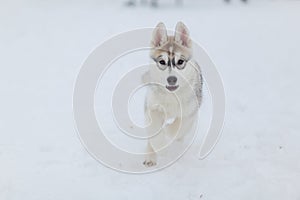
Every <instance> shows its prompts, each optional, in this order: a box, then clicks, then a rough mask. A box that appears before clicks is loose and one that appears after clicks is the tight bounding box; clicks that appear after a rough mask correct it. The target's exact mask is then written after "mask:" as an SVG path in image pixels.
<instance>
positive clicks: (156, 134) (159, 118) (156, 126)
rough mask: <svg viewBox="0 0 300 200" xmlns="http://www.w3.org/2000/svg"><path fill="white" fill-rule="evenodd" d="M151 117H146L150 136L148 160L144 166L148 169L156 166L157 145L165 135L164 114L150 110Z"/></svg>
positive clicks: (147, 150)
mask: <svg viewBox="0 0 300 200" xmlns="http://www.w3.org/2000/svg"><path fill="white" fill-rule="evenodd" d="M148 114H149V115H147V116H146V119H147V122H148V123H149V126H148V127H147V133H148V136H149V139H148V144H147V149H146V159H145V161H144V162H143V164H144V165H145V166H147V167H151V166H154V165H156V161H157V155H156V150H157V149H156V148H155V146H157V145H155V144H157V141H159V140H160V138H161V137H162V135H163V125H164V113H163V112H161V111H159V110H150V111H149V113H148Z"/></svg>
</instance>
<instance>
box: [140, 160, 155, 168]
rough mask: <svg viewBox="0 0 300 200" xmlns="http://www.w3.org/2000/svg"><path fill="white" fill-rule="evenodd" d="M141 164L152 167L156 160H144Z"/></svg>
mask: <svg viewBox="0 0 300 200" xmlns="http://www.w3.org/2000/svg"><path fill="white" fill-rule="evenodd" d="M143 165H145V167H153V166H155V165H156V162H155V161H153V160H145V161H144V162H143Z"/></svg>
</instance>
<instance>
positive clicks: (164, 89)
mask: <svg viewBox="0 0 300 200" xmlns="http://www.w3.org/2000/svg"><path fill="white" fill-rule="evenodd" d="M151 47H152V48H151V52H150V57H151V59H153V60H154V62H155V64H152V65H149V71H148V72H147V73H146V74H145V75H144V77H143V79H144V80H145V79H147V80H148V82H152V83H155V84H151V86H150V87H148V90H147V94H146V99H145V118H146V122H147V123H148V124H150V125H149V126H148V127H147V132H148V135H149V139H148V145H147V155H146V159H145V161H144V162H143V164H144V165H145V166H146V167H151V166H154V165H156V162H157V154H156V152H158V151H159V150H161V149H163V148H164V147H166V146H167V145H168V141H170V140H168V138H170V137H171V138H173V139H176V140H182V139H183V137H184V135H185V134H187V133H188V132H189V131H190V130H191V127H192V126H193V125H194V124H195V123H196V122H197V119H198V110H199V107H200V104H201V100H202V83H203V82H202V75H201V71H200V67H199V66H198V65H197V63H196V62H195V61H193V59H192V58H193V57H192V41H191V39H190V36H189V31H188V29H187V27H186V26H185V25H184V24H183V23H182V22H178V23H177V25H176V28H175V35H174V36H169V35H167V30H166V27H165V25H164V24H163V23H159V24H158V25H157V26H156V28H155V29H154V31H153V35H152V40H151ZM194 97H195V98H194ZM150 136H151V137H150Z"/></svg>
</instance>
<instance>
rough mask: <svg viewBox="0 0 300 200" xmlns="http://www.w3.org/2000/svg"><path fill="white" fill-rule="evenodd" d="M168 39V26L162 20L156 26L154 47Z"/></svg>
mask: <svg viewBox="0 0 300 200" xmlns="http://www.w3.org/2000/svg"><path fill="white" fill-rule="evenodd" d="M167 41H168V35H167V29H166V26H165V25H164V24H163V23H162V22H160V23H158V24H157V26H156V28H155V29H154V31H153V34H152V41H151V44H152V46H153V47H159V46H162V45H163V44H164V43H166V42H167Z"/></svg>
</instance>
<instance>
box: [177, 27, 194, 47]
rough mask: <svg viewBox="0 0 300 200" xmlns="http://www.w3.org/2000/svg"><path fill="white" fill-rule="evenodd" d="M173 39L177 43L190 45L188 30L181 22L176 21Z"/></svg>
mask: <svg viewBox="0 0 300 200" xmlns="http://www.w3.org/2000/svg"><path fill="white" fill-rule="evenodd" d="M174 39H175V42H177V43H178V44H181V45H183V46H185V47H188V48H191V47H192V41H191V39H190V35H189V30H188V29H187V27H186V26H185V25H184V24H183V23H182V22H178V23H177V25H176V28H175V37H174Z"/></svg>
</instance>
